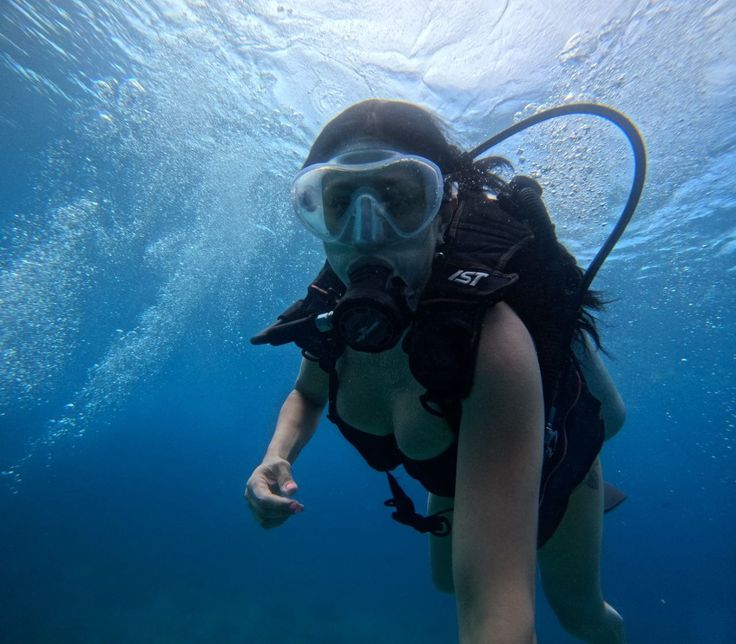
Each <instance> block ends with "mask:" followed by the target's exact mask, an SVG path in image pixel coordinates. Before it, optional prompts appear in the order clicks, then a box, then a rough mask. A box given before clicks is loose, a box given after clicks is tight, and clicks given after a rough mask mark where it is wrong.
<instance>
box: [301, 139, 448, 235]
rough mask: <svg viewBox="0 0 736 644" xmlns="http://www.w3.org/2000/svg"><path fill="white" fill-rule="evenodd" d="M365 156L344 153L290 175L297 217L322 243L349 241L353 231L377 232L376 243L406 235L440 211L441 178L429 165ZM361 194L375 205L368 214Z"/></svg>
mask: <svg viewBox="0 0 736 644" xmlns="http://www.w3.org/2000/svg"><path fill="white" fill-rule="evenodd" d="M370 152H372V154H371V155H368V156H366V153H365V152H361V153H356V152H352V153H347V154H345V155H342V156H340V157H337V158H336V159H335V160H334V161H333V162H331V163H323V164H317V165H314V166H309V167H307V168H304V169H303V170H302V171H301V172H300V173H299V174H297V176H296V177H295V179H294V182H293V184H292V202H293V204H294V208H295V210H296V213H297V215H298V217H299V219H301V221H302V222H303V223H304V224H305V225H306V226H307V227H308V228H309V229H310V230H311V231H312V232H313V233H314V234H315V235H317V236H318V237H320V238H321V239H323V240H325V241H338V240H342V241H345V243H350V240H348V239H343V237H344V236H345V235H349V234H350V231H353V230H358V229H360V230H368V229H370V230H373V231H382V232H381V235H380V236H381V240H378V239H376V240H373V241H384V242H385V241H389V240H390V238H391V237H392V236H393V237H394V238H406V237H411V236H413V235H415V234H418V233H419V232H420V231H421V230H423V229H424V228H425V227H426V226H427V225H428V224H429V222H430V221H431V220H432V219H433V218H434V216H435V215H436V214H437V212H438V211H439V208H440V205H441V203H442V193H443V179H442V173H441V171H440V169H439V168H438V167H437V166H436V165H435V164H434V163H432V162H431V161H429V160H427V159H424V158H422V157H416V156H405V155H401V154H399V153H398V152H392V151H385V150H377V151H370ZM366 161H367V162H366ZM366 194H368V195H370V198H371V200H372V201H373V202H375V205H376V207H375V208H372V209H371V214H367V211H366V210H365V209H364V208H363V207H362V205H363V202H361V201H360V199H361V197H362V195H366ZM364 201H365V200H364ZM366 216H368V217H369V218H371V219H372V221H367V220H365V217H366ZM351 222H352V224H353V225H351ZM384 233H385V234H384Z"/></svg>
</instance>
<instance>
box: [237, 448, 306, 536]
mask: <svg viewBox="0 0 736 644" xmlns="http://www.w3.org/2000/svg"><path fill="white" fill-rule="evenodd" d="M297 489H298V487H297V484H296V483H295V482H294V479H293V478H292V476H291V464H290V463H289V461H287V460H286V459H285V458H267V459H266V460H264V461H263V463H261V464H260V465H259V466H258V467H257V468H256V469H255V470H253V474H251V476H250V478H249V479H248V483H247V484H246V486H245V499H246V501H248V507H250V510H251V512H252V513H253V516H254V517H255V518H256V521H258V523H259V524H260V525H261V527H263V528H266V529H270V528H275V527H277V526H280V525H281V524H282V523H283V522H284V521H286V520H287V519H288V518H289V517H290V516H292V515H293V514H298V513H299V512H301V511H302V510H304V506H303V505H302V504H301V503H299V501H296V500H294V499H292V498H291V497H292V496H293V495H294V494H295V493H296V491H297Z"/></svg>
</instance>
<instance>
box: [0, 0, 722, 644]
mask: <svg viewBox="0 0 736 644" xmlns="http://www.w3.org/2000/svg"><path fill="white" fill-rule="evenodd" d="M374 97H378V98H389V99H401V100H406V101H411V102H413V103H417V104H419V105H422V106H424V107H426V108H428V109H430V110H432V111H433V112H434V113H436V114H437V115H438V116H439V117H441V118H442V119H443V121H444V122H445V123H446V124H447V125H448V127H449V128H450V135H451V136H452V138H453V140H454V141H455V142H456V143H457V144H458V145H459V146H461V147H462V148H463V149H466V150H469V149H471V148H473V147H475V146H477V145H479V144H480V143H481V142H483V141H484V140H486V139H488V138H489V137H491V136H493V135H494V134H496V133H497V132H500V131H502V130H504V129H505V128H507V127H509V126H510V125H512V124H513V123H516V122H519V121H521V120H522V119H524V118H527V117H530V116H532V115H534V114H537V113H539V112H541V111H542V110H544V109H547V108H552V107H556V106H559V105H567V104H570V103H577V102H592V103H599V104H603V105H607V106H610V107H612V108H614V109H616V110H618V111H620V112H622V113H623V114H625V115H627V116H628V117H629V118H630V119H631V120H632V121H633V122H634V123H635V124H636V126H637V128H638V130H639V132H640V133H641V135H642V137H643V139H644V140H645V142H646V148H647V155H648V168H647V176H646V183H645V185H644V190H643V193H642V196H641V200H640V202H639V204H638V208H637V210H636V212H635V214H634V216H633V218H632V219H631V222H630V224H629V226H628V228H627V229H626V231H625V233H624V234H623V236H622V237H621V239H620V241H619V242H618V244H617V245H616V246H615V248H614V249H613V251H612V252H611V254H610V256H609V257H608V258H607V260H606V261H605V263H604V264H603V266H602V267H601V269H600V271H599V273H598V275H597V276H596V278H595V281H594V282H593V285H592V286H593V288H594V289H596V290H598V291H599V292H600V293H601V295H602V297H603V299H604V300H605V301H606V302H607V305H606V308H605V310H604V311H602V312H600V313H598V314H597V317H598V319H599V323H598V324H599V326H598V328H599V331H600V333H601V336H602V340H603V345H604V347H605V349H606V351H607V355H606V356H604V361H605V363H606V366H607V368H608V370H609V372H610V373H611V376H612V377H613V380H614V381H615V383H616V385H617V387H618V389H619V391H620V392H621V395H622V397H623V399H624V401H625V404H626V410H627V417H626V423H625V425H624V427H623V428H622V430H621V431H620V432H619V433H618V434H617V435H616V436H615V437H614V438H613V439H611V440H610V441H609V442H607V443H606V444H605V446H604V449H603V452H602V464H603V473H604V476H605V479H606V481H608V482H610V483H612V484H613V485H615V486H616V487H618V488H620V489H621V490H622V491H623V492H624V493H625V494H626V495H627V497H628V498H627V499H626V501H625V502H624V503H622V504H621V505H620V506H619V507H618V508H616V509H615V510H614V511H613V512H611V513H610V514H607V515H606V517H605V520H604V535H603V554H602V571H601V574H602V585H603V590H604V595H605V598H606V600H607V601H608V602H609V603H610V604H611V605H613V606H614V607H615V608H616V610H618V611H619V613H621V615H622V616H623V618H624V621H625V624H626V632H627V641H628V642H630V643H632V644H636V643H641V644H660V643H667V644H732V643H733V642H736V611H734V601H735V600H736V549H734V543H736V377H735V370H734V366H735V362H736V333H734V322H733V321H734V317H736V118H735V117H736V1H735V0H713V1H710V0H708V1H706V0H701V1H696V2H685V1H684V0H610V1H609V0H606V1H604V0H550V1H548V2H543V1H542V0H504V1H498V2H487V1H482V0H458V1H457V2H452V3H450V2H443V1H442V0H428V1H427V2H413V3H408V2H407V3H397V2H392V1H389V0H364V1H363V2H358V3H352V2H340V1H338V0H309V1H307V0H293V1H291V2H288V1H286V0H120V1H117V0H99V1H94V0H1V1H0V473H1V475H0V642H2V643H13V644H31V643H54V644H56V643H59V644H71V643H98V642H99V643H123V642H125V643H133V642H154V643H155V642H166V643H168V642H171V643H181V644H186V643H194V642H217V643H223V644H228V643H248V644H260V643H266V642H269V643H271V642H276V643H278V644H313V643H314V644H367V643H369V642H370V643H374V642H380V643H382V644H414V643H416V644H447V643H453V642H458V618H457V616H456V606H455V599H454V598H453V596H451V595H449V594H445V593H441V592H439V591H438V590H437V589H435V588H434V586H433V583H432V578H431V574H430V567H429V555H428V545H427V537H426V536H425V535H421V534H418V533H417V532H415V531H413V530H411V529H409V528H407V527H405V526H401V525H399V524H397V523H396V522H394V521H392V520H391V510H390V509H389V508H386V507H384V500H385V499H387V498H388V495H389V490H388V487H387V484H386V477H385V476H384V475H383V474H381V473H379V472H376V471H374V470H372V469H370V468H369V467H368V466H367V465H366V464H365V462H364V461H363V459H362V458H361V457H360V455H359V454H358V453H357V452H356V451H355V449H353V448H352V447H351V446H350V445H349V444H348V442H347V441H345V440H344V439H343V438H342V437H341V436H340V434H339V432H338V431H337V430H336V429H335V427H334V426H333V425H332V424H331V423H330V422H329V421H328V420H327V419H326V418H324V417H323V418H322V420H321V421H320V424H319V427H318V429H317V432H316V434H315V435H314V437H313V439H312V440H311V442H310V444H309V445H308V447H307V448H305V450H304V451H303V453H302V454H301V455H300V457H299V459H298V460H297V461H296V463H295V464H294V468H293V473H294V478H295V480H296V481H297V482H298V483H299V491H298V494H297V497H296V498H298V500H299V502H300V503H302V504H303V505H304V511H303V512H300V513H299V514H298V516H294V517H292V518H291V519H290V520H289V521H288V522H287V523H286V524H285V525H283V526H281V527H280V528H277V529H273V530H264V529H262V528H261V527H260V526H259V525H258V523H257V522H256V521H255V520H254V519H253V517H252V516H251V513H250V512H249V509H248V504H247V503H246V501H245V500H244V498H243V490H244V487H245V484H246V481H247V480H248V477H249V476H250V474H251V472H252V471H253V469H254V468H255V467H256V466H257V465H258V464H259V463H260V462H261V459H262V458H263V456H264V453H265V450H266V447H267V445H268V443H269V440H270V438H271V435H272V433H273V430H274V424H275V422H276V419H277V416H278V413H279V409H280V406H281V404H282V402H283V400H284V398H285V396H286V395H287V394H288V393H289V392H290V391H291V389H292V387H293V385H294V381H295V378H296V375H297V373H298V369H299V364H300V352H299V350H298V349H297V348H296V347H295V346H294V345H291V344H287V345H284V346H279V347H275V348H274V347H264V346H254V345H252V344H251V343H250V342H249V340H250V338H251V337H252V336H254V335H256V334H257V333H258V332H260V331H261V330H262V329H264V328H265V327H266V326H268V325H269V324H271V323H272V322H273V321H274V320H275V319H276V316H277V315H279V314H280V313H281V312H282V311H284V309H286V308H287V307H288V306H289V305H290V304H291V303H292V302H294V301H295V300H296V299H298V298H301V297H303V296H304V294H305V292H306V289H307V286H308V285H309V283H310V281H311V280H312V278H313V277H314V276H315V275H316V273H317V272H318V270H319V269H320V267H321V266H322V264H323V262H324V253H323V249H322V245H321V243H320V242H319V240H317V239H316V238H315V237H314V236H313V235H312V234H310V232H309V231H308V230H307V229H306V228H305V227H304V226H302V225H301V223H300V222H299V220H298V219H297V218H296V216H295V214H294V210H293V208H292V205H291V197H290V188H291V182H292V178H293V177H294V175H295V174H296V173H297V172H298V171H299V169H300V168H301V166H302V164H303V162H304V159H305V157H306V155H307V152H308V151H309V148H310V146H311V144H312V142H313V141H314V139H315V137H316V136H317V134H318V133H319V132H320V130H321V128H322V127H323V126H324V124H325V123H327V121H328V120H330V119H331V118H333V117H334V116H335V115H336V114H338V113H339V112H341V111H342V110H343V109H345V108H346V107H348V106H349V105H351V104H354V103H356V102H358V101H362V100H364V99H368V98H374ZM489 154H494V155H500V156H502V157H505V158H506V159H508V161H509V162H510V163H511V165H512V166H513V174H524V175H529V176H531V177H534V178H535V179H536V180H537V181H539V183H540V184H541V185H542V186H543V188H544V199H545V202H546V205H547V207H548V209H549V212H550V215H551V218H552V220H553V222H554V224H555V228H556V232H557V235H558V236H559V238H560V239H561V240H562V241H563V242H564V243H565V245H566V246H567V247H568V248H569V249H570V251H571V252H572V253H573V254H574V255H575V256H576V257H577V259H578V261H579V263H580V265H581V266H582V267H586V266H587V265H588V264H589V263H590V262H591V260H592V259H593V258H594V256H595V255H596V253H597V252H598V250H599V248H600V247H601V245H602V244H603V243H604V241H605V240H606V238H607V236H608V235H609V233H610V232H611V230H612V228H613V227H614V226H615V224H616V222H617V220H618V218H619V216H620V214H621V212H622V210H623V208H624V204H625V202H626V199H627V196H628V194H629V190H630V188H631V183H632V176H633V173H634V170H635V166H634V161H633V156H632V150H631V146H630V144H629V142H628V141H627V138H626V137H625V136H623V135H622V133H621V131H620V130H619V129H618V128H616V127H615V126H613V125H612V124H611V123H610V122H608V121H607V120H605V119H602V118H598V117H595V116H582V115H573V116H563V117H560V118H555V119H552V120H548V121H545V122H542V123H540V124H538V125H535V126H533V127H530V128H528V129H526V130H524V131H523V132H520V133H519V134H517V135H515V136H512V137H510V138H508V139H506V140H505V141H503V142H502V143H500V144H499V145H497V146H496V147H494V148H493V150H491V151H490V152H489ZM511 176H513V175H511ZM396 475H397V478H398V479H399V480H400V482H401V485H402V486H403V487H404V489H405V490H406V491H407V492H408V493H409V494H410V496H411V497H412V498H413V499H414V501H415V502H416V503H417V506H418V507H419V508H423V507H424V504H425V500H424V497H425V496H426V494H425V493H424V492H423V491H422V489H421V488H420V486H419V484H418V483H416V482H415V481H414V480H413V479H411V478H410V477H409V476H408V475H407V474H406V473H405V472H403V470H397V471H396ZM536 592H537V601H536V628H537V638H538V641H539V642H540V643H541V644H565V643H571V642H574V641H578V640H575V639H574V638H573V637H572V636H571V635H569V634H568V633H567V632H565V630H563V628H562V627H561V626H560V625H559V623H558V621H557V618H556V617H555V615H554V613H553V611H552V609H551V608H550V606H549V604H548V603H547V600H546V599H545V597H544V593H543V592H542V589H541V584H539V583H538V584H537V591H536Z"/></svg>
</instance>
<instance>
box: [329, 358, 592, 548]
mask: <svg viewBox="0 0 736 644" xmlns="http://www.w3.org/2000/svg"><path fill="white" fill-rule="evenodd" d="M337 390H338V376H337V370H336V369H335V368H334V367H333V369H332V370H331V371H330V384H329V407H328V413H327V417H328V419H329V420H330V421H331V422H333V423H334V424H335V425H336V426H337V427H338V429H339V430H340V432H341V433H342V435H343V436H344V437H345V438H346V439H347V440H348V442H350V443H351V444H352V445H353V446H354V447H355V448H356V449H357V450H358V452H360V454H361V455H362V456H363V458H364V459H365V460H366V461H367V463H368V464H369V465H370V466H371V467H373V468H374V469H376V470H378V471H381V472H387V473H388V472H390V471H391V470H393V469H395V468H396V467H398V466H399V465H403V466H404V469H405V470H406V471H407V473H408V474H409V475H410V476H412V477H413V478H414V479H416V480H417V481H419V482H420V483H421V484H422V485H423V486H424V488H425V489H426V490H428V491H429V492H432V493H433V494H437V495H439V496H446V497H453V496H455V474H456V471H457V439H455V440H454V441H453V443H452V445H451V446H450V447H448V448H447V449H446V450H445V451H444V452H442V453H441V454H439V455H437V456H435V457H433V458H428V459H423V460H415V459H411V458H409V457H407V456H406V455H405V454H404V453H403V452H402V451H401V450H400V449H399V446H398V444H397V442H396V437H395V436H394V434H387V435H385V436H376V435H375V434H369V433H367V432H363V431H361V430H359V429H357V428H355V427H353V426H352V425H350V424H348V423H346V422H345V421H344V420H343V419H342V418H340V416H339V415H338V413H337ZM599 410H600V402H599V401H598V400H596V399H595V398H594V397H593V396H592V395H591V394H590V392H589V390H588V388H587V386H586V385H585V381H584V380H583V378H582V375H581V373H580V370H579V368H578V367H577V365H575V364H573V363H571V364H570V368H568V369H565V370H564V371H563V375H562V377H561V386H560V389H559V392H558V396H557V397H556V398H555V403H554V405H553V407H552V408H551V410H550V412H549V413H548V414H547V416H548V418H547V422H546V423H545V458H544V465H543V468H542V479H541V487H540V499H539V527H538V535H537V544H538V546H539V547H541V546H542V545H544V544H545V543H546V541H547V539H549V537H550V536H552V534H553V532H554V531H555V529H556V528H557V526H558V525H559V523H560V521H561V520H562V516H563V514H564V513H565V509H566V508H567V501H568V499H569V496H570V493H571V492H572V490H573V489H574V488H575V487H576V486H577V485H578V484H579V483H580V482H581V481H582V480H583V478H584V477H585V475H586V474H587V472H588V470H589V469H590V466H591V465H592V463H593V461H594V460H595V458H596V456H597V455H598V452H599V451H600V448H601V446H602V444H603V421H602V420H601V419H600V416H599ZM449 424H450V426H451V427H452V429H453V431H454V433H455V436H456V437H457V435H458V430H459V415H457V421H456V422H450V423H449ZM389 484H390V485H391V486H392V490H395V489H396V488H395V485H396V481H395V479H393V478H392V477H391V475H390V474H389ZM394 494H395V498H394V499H393V501H392V502H387V503H386V504H387V505H392V506H395V504H396V500H397V499H396V493H395V492H394ZM407 499H408V497H407ZM407 513H408V515H409V516H408V517H407ZM407 513H403V514H402V513H399V514H398V515H397V514H396V513H394V515H393V517H394V519H396V520H397V521H399V522H400V523H406V524H408V525H411V526H412V527H414V528H415V529H419V530H420V531H421V532H427V531H432V529H431V528H428V529H424V526H425V525H427V526H430V525H434V524H426V523H424V522H426V521H428V520H430V519H432V518H433V517H426V518H425V517H421V516H420V515H416V514H415V513H414V508H413V505H410V508H409V510H408V511H407ZM412 516H413V517H415V518H412ZM447 533H448V531H441V532H440V534H447Z"/></svg>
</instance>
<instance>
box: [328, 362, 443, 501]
mask: <svg viewBox="0 0 736 644" xmlns="http://www.w3.org/2000/svg"><path fill="white" fill-rule="evenodd" d="M337 389H338V378H337V373H336V372H335V371H334V370H333V371H332V373H331V375H330V390H329V407H328V410H327V418H328V419H329V420H330V421H331V422H333V423H334V424H335V425H336V426H337V428H338V429H339V430H340V433H342V435H343V436H344V437H345V438H346V439H347V440H348V442H349V443H350V444H351V445H352V446H353V447H355V449H357V450H358V452H360V454H361V456H363V458H364V459H365V460H366V461H367V463H368V465H370V466H371V467H372V468H374V469H376V470H378V471H379V472H389V471H391V470H393V469H395V468H397V467H398V466H399V465H403V466H404V469H405V470H406V471H407V473H408V474H409V475H410V476H411V477H412V478H415V479H416V480H417V481H419V482H420V483H421V484H422V485H423V486H424V487H425V489H426V490H428V491H429V492H432V494H437V495H439V496H455V470H456V467H457V439H456V440H454V441H453V442H452V445H450V447H448V448H447V449H446V450H445V451H444V452H442V453H441V454H438V455H437V456H434V457H432V458H427V459H422V460H415V459H412V458H409V457H408V456H406V455H405V454H404V453H403V452H402V451H401V450H400V449H399V446H398V444H397V443H396V437H395V436H394V435H393V434H386V435H385V436H376V435H375V434H369V433H367V432H364V431H361V430H359V429H357V428H355V427H353V426H352V425H350V424H349V423H346V422H345V421H344V420H343V419H342V418H340V416H339V414H338V413H337ZM457 429H458V428H457V427H453V430H455V436H457Z"/></svg>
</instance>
